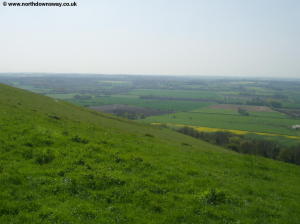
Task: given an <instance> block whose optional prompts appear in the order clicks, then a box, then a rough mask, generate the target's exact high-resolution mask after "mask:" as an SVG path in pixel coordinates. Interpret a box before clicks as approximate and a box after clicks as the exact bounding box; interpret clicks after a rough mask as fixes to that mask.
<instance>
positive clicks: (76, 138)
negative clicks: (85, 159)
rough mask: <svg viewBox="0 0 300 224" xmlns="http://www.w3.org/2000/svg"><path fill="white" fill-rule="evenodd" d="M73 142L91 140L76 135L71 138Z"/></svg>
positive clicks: (87, 141) (85, 142)
mask: <svg viewBox="0 0 300 224" xmlns="http://www.w3.org/2000/svg"><path fill="white" fill-rule="evenodd" d="M71 141H72V142H77V143H82V144H88V143H89V140H87V139H85V138H82V137H80V136H78V135H75V136H74V137H72V138H71Z"/></svg>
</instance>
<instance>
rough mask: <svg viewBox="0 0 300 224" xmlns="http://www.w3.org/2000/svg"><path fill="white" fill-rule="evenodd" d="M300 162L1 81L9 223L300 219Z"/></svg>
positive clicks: (4, 216)
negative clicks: (238, 149)
mask: <svg viewBox="0 0 300 224" xmlns="http://www.w3.org/2000/svg"><path fill="white" fill-rule="evenodd" d="M299 184H300V167H298V166H295V165H291V164H285V163H281V162H278V161H272V160H268V159H265V158H260V157H254V156H248V155H240V154H237V153H234V152H231V151H227V150H224V149H222V148H219V147H216V146H213V145H210V144H208V143H204V142H202V141H198V140H196V139H193V138H190V137H188V136H184V135H181V134H179V133H176V132H173V131H171V130H168V129H163V128H158V127H151V126H147V125H144V124H137V123H135V122H131V121H127V120H123V119H119V118H116V117H113V116H110V115H106V114H101V113H98V112H94V111H90V110H87V109H85V108H81V107H77V106H74V105H71V104H68V103H66V102H63V101H57V100H54V99H51V98H48V97H44V96H40V95H37V94H33V93H30V92H27V91H24V90H20V89H16V88H12V87H8V86H5V85H0V223H64V224H66V223H70V224H71V223H72V224H73V223H107V224H108V223H109V224H110V223H130V224H132V223H139V224H141V223H153V224H154V223H172V224H173V223H249V224H250V223H251V224H253V223H259V224H262V223H299V220H300V204H299V201H300V185H299Z"/></svg>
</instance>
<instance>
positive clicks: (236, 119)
mask: <svg viewBox="0 0 300 224" xmlns="http://www.w3.org/2000/svg"><path fill="white" fill-rule="evenodd" d="M249 113H250V116H242V115H239V114H238V113H237V111H234V110H220V109H209V108H203V109H199V110H195V111H193V112H180V113H174V114H167V115H159V116H152V117H148V118H146V119H143V120H142V121H143V122H148V123H173V124H185V125H193V126H202V127H212V128H224V129H235V130H244V131H251V132H266V133H275V134H282V135H292V136H300V131H297V130H293V129H292V128H291V127H292V125H295V124H299V123H300V120H299V119H291V118H288V117H287V116H286V115H284V114H281V113H278V112H249Z"/></svg>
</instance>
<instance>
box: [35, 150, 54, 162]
mask: <svg viewBox="0 0 300 224" xmlns="http://www.w3.org/2000/svg"><path fill="white" fill-rule="evenodd" d="M54 159H55V155H54V153H53V151H52V150H50V149H47V150H41V151H39V152H38V153H37V155H36V159H35V161H36V163H38V164H40V165H42V164H47V163H50V162H52V161H53V160H54Z"/></svg>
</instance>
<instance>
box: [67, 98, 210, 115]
mask: <svg viewBox="0 0 300 224" xmlns="http://www.w3.org/2000/svg"><path fill="white" fill-rule="evenodd" d="M69 101H70V102H73V103H75V104H78V105H89V106H102V105H111V104H128V105H134V106H140V107H146V108H153V109H158V110H164V111H189V110H194V109H196V108H202V107H207V106H209V105H211V103H208V102H191V101H181V100H170V101H163V100H145V99H140V98H138V97H137V96H134V95H116V96H107V97H95V98H92V99H90V100H77V99H76V100H75V99H74V100H69Z"/></svg>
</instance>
